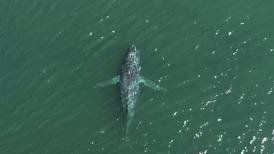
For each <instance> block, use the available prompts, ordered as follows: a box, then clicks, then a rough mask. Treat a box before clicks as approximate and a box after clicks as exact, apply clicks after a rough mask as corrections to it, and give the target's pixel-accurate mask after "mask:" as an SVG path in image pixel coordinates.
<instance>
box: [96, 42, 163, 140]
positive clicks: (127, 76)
mask: <svg viewBox="0 0 274 154" xmlns="http://www.w3.org/2000/svg"><path fill="white" fill-rule="evenodd" d="M140 72H141V66H140V53H139V51H138V50H137V48H136V46H135V45H130V46H129V48H128V51H127V53H126V55H125V59H124V62H123V64H122V68H121V72H120V75H117V76H115V77H114V78H112V79H111V80H108V81H105V82H102V83H99V84H97V85H96V87H104V86H108V85H114V84H119V86H120V93H121V101H122V105H123V112H124V113H125V114H126V116H127V117H126V119H127V124H126V140H128V131H129V128H130V124H131V122H132V120H133V116H134V114H135V107H136V103H137V98H138V95H139V92H140V90H139V89H140V84H144V85H145V86H147V87H150V88H152V89H154V90H163V91H166V89H165V88H162V87H160V86H159V85H157V84H155V83H153V82H152V81H150V80H148V79H145V78H144V77H142V76H141V75H140Z"/></svg>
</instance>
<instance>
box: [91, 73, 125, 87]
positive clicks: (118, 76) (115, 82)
mask: <svg viewBox="0 0 274 154" xmlns="http://www.w3.org/2000/svg"><path fill="white" fill-rule="evenodd" d="M119 81H120V75H117V76H115V77H114V78H112V79H110V80H107V81H104V82H100V83H98V84H96V85H95V86H94V88H98V87H105V86H110V85H114V84H117V83H118V82H119Z"/></svg>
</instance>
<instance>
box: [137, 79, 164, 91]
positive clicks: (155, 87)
mask: <svg viewBox="0 0 274 154" xmlns="http://www.w3.org/2000/svg"><path fill="white" fill-rule="evenodd" d="M139 83H143V84H144V85H145V86H147V87H150V88H152V89H154V90H158V91H159V90H162V91H167V89H166V88H163V87H160V86H159V85H157V84H155V83H154V82H152V81H150V80H148V79H145V78H144V77H140V79H139Z"/></svg>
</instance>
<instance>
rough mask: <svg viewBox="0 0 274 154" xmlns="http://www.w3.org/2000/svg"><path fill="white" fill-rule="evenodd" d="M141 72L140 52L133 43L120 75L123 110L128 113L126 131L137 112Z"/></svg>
mask: <svg viewBox="0 0 274 154" xmlns="http://www.w3.org/2000/svg"><path fill="white" fill-rule="evenodd" d="M140 72H141V67H140V53H139V51H138V50H137V49H136V46H135V45H131V46H130V47H129V49H128V52H127V54H126V57H125V59H124V63H123V65H122V70H121V75H120V92H121V99H122V104H123V110H124V112H125V113H126V114H127V129H126V131H128V129H129V126H130V124H131V122H132V119H133V116H134V114H135V106H136V103H137V98H138V94H139V89H140V88H139V83H140V80H141V77H140Z"/></svg>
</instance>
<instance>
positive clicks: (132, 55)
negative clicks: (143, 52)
mask: <svg viewBox="0 0 274 154" xmlns="http://www.w3.org/2000/svg"><path fill="white" fill-rule="evenodd" d="M139 57H140V53H139V51H138V50H137V48H136V46H135V45H134V44H132V45H130V46H129V47H128V52H127V59H139Z"/></svg>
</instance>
